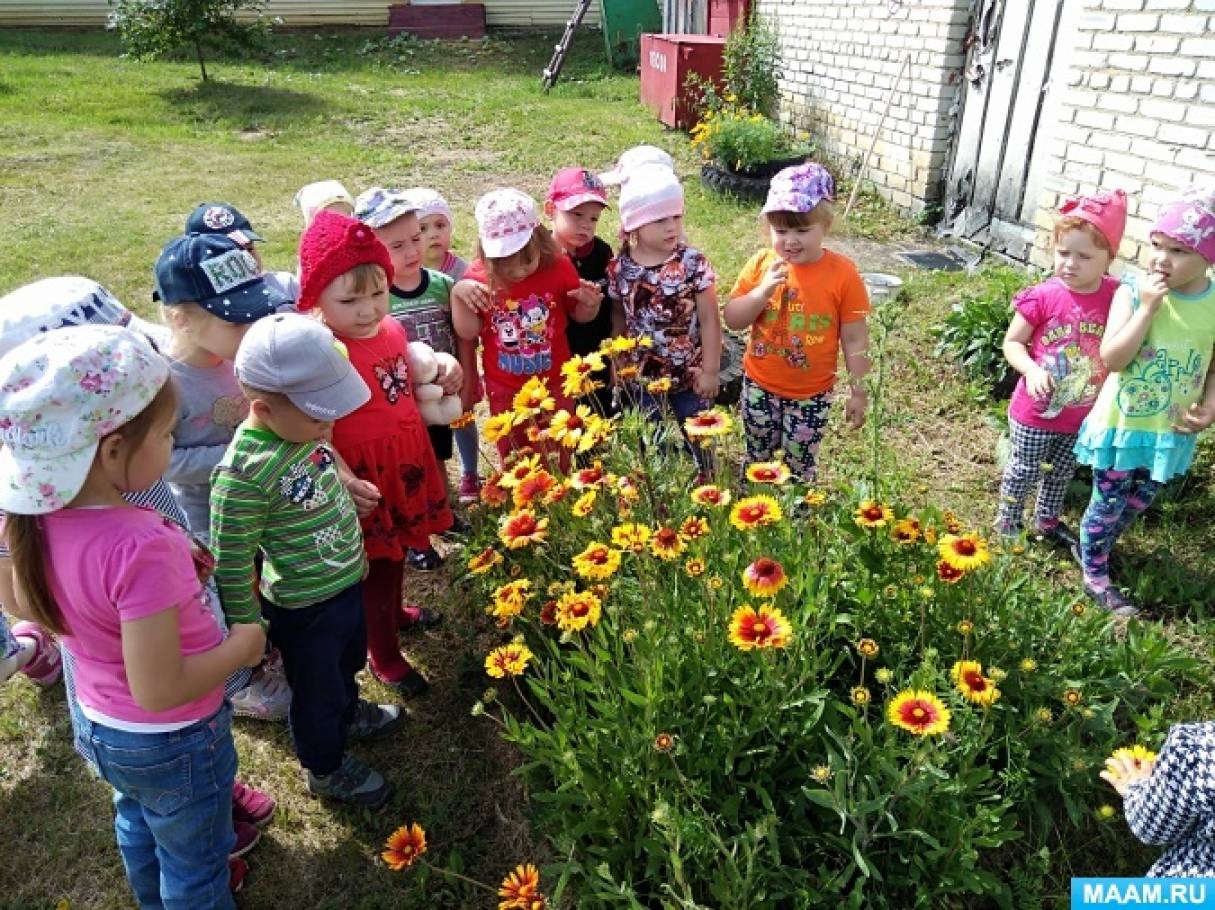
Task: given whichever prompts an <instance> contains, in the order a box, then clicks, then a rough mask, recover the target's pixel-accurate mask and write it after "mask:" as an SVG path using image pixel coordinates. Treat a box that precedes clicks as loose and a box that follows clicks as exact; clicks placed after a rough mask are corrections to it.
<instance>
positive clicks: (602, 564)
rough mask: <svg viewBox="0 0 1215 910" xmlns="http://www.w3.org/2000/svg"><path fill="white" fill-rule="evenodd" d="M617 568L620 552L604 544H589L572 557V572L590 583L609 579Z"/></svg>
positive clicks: (618, 566)
mask: <svg viewBox="0 0 1215 910" xmlns="http://www.w3.org/2000/svg"><path fill="white" fill-rule="evenodd" d="M619 568H620V551H619V550H616V549H613V548H612V547H609V546H608V545H607V544H605V543H594V542H592V543H589V544H587V545H586V549H584V550H583V551H582V552H581V553H579V554H578V555H577V556H575V557H574V571H575V572H577V573H578V574H579V575H581V576H582V577H583V578H589V579H591V580H592V581H599V580H601V579H604V578H611V577H612V576H613V575H615V574H616V570H617V569H619Z"/></svg>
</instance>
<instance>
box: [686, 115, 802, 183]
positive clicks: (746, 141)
mask: <svg viewBox="0 0 1215 910" xmlns="http://www.w3.org/2000/svg"><path fill="white" fill-rule="evenodd" d="M691 135H692V145H693V146H695V147H696V148H699V149H700V151H701V154H702V155H703V156H704V157H705V158H707V159H712V160H714V161H716V162H717V163H718V164H720V165H721V166H722V167H725V168H728V169H730V170H733V171H742V172H746V171H752V170H755V169H756V168H758V167H759V166H760V165H763V164H766V163H768V162H770V161H776V160H780V159H783V158H791V157H794V156H797V155H808V154H810V152H811V148H810V147H809V146H808V145H807V144H806V143H805V142H804V141H799V140H797V139H795V138H794V137H793V136H791V135H790V134H789V133H788V132H787V131H786V130H785V129H784V128H782V127H781V126H780V125H779V124H777V123H776V122H775V121H773V120H770V119H769V118H767V117H765V116H764V115H763V114H756V113H751V112H749V111H747V110H744V109H743V108H739V107H724V108H721V109H720V110H716V111H708V112H707V113H706V114H705V115H704V117H703V118H702V119H701V120H700V122H699V123H697V124H696V126H694V127H693V128H692V134H691Z"/></svg>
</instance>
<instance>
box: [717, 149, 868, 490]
mask: <svg viewBox="0 0 1215 910" xmlns="http://www.w3.org/2000/svg"><path fill="white" fill-rule="evenodd" d="M833 191H834V184H833V182H832V179H831V175H830V174H828V173H827V171H826V169H825V168H823V167H822V166H821V165H818V164H801V165H798V166H796V167H791V168H786V169H785V170H783V171H781V172H780V173H779V174H777V175H776V176H775V177H773V178H772V185H771V188H770V190H769V192H768V201H767V203H766V204H765V205H764V208H763V218H764V221H765V222H766V224H767V227H768V232H769V235H770V237H771V242H772V248H771V249H768V250H763V251H761V252H759V253H756V254H755V255H754V256H752V257H751V259H750V261H748V262H747V264H746V265H745V266H744V267H743V270H742V274H741V275H739V276H738V281H736V282H735V284H734V288H733V290H731V291H730V302H729V303H727V304H726V307H725V312H724V318H725V323H726V325H727V326H728V327H729V328H731V329H734V330H735V331H738V330H741V329H744V328H747V327H750V329H751V340H750V342H749V343H748V344H747V353H746V355H745V356H744V357H743V373H744V376H743V389H742V403H741V408H742V423H743V429H744V432H745V434H746V438H747V460H748V462H756V461H767V460H769V459H771V458H772V457H773V456H774V455H775V453H776V452H783V453H784V457H785V462H786V464H787V465H788V467H789V470H791V471H792V472H793V473H794V474H795V475H796V476H797V477H799V478H800V479H802V480H803V481H805V482H807V483H810V482H813V480H814V477H815V461H816V458H817V454H818V447H819V443H820V442H822V439H823V430H824V429H825V428H826V426H827V412H828V411H829V409H830V407H831V395H832V389H833V388H834V386H835V372H836V364H837V362H838V360H839V352H840V348H843V351H844V363H845V366H846V367H847V369H848V374H849V376H850V380H851V381H850V386H851V391H850V394H849V396H848V400H847V402H846V403H845V405H844V419H845V421H846V422H847V423H848V425H849V426H850V427H852V428H854V429H856V428H859V427H860V426H862V425H863V424H864V422H865V408H866V406H867V404H868V399H867V396H866V394H865V389H864V386H862V385H861V384H860V380H861V378H862V377H864V375H865V374H866V373H867V372H868V371H869V357H868V354H867V351H868V348H869V329H868V327H867V326H866V324H865V316H866V314H867V313H868V312H869V298H868V295H867V294H866V293H865V285H864V283H863V282H862V281H861V276H860V273H859V272H857V269H856V266H855V265H854V264H853V263H852V260H850V259H848V258H846V257H844V256H841V255H839V254H838V253H833V252H832V251H831V250H825V249H823V236H824V235H825V234H826V233H827V230H828V228H830V227H831V221H832V219H833V218H834V212H833V211H832V208H831V202H830V199H831V196H832V193H833Z"/></svg>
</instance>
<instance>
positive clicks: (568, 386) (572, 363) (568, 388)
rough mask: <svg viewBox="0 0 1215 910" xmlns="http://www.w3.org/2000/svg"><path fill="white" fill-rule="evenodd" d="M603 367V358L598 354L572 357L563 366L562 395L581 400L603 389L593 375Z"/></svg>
mask: <svg viewBox="0 0 1215 910" xmlns="http://www.w3.org/2000/svg"><path fill="white" fill-rule="evenodd" d="M603 367H604V363H603V358H602V357H601V356H600V355H598V354H587V355H586V356H584V357H577V356H575V357H571V358H570V359H569V360H567V361H566V362H565V363H563V364H561V393H562V394H563V395H565V396H566V397H567V398H581V397H582V396H583V395H589V394H591V393H592V392H594V391H595V390H596V389H599V388H602V387H603V383H601V382H596V381H595V379H594V377H593V374H594V373H596V372H598V371H599V370H602V369H603Z"/></svg>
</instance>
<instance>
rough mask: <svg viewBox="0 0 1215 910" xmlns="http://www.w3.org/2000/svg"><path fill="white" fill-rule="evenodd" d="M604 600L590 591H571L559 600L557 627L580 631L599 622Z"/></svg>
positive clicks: (568, 630)
mask: <svg viewBox="0 0 1215 910" xmlns="http://www.w3.org/2000/svg"><path fill="white" fill-rule="evenodd" d="M602 607H603V602H602V601H601V600H600V599H599V598H598V597H597V596H595V595H594V594H592V593H591V592H590V591H570V592H569V593H567V594H562V595H561V598H560V599H559V600H558V601H557V628H558V629H560V630H561V631H562V632H578V631H581V630H582V629H585V628H587V626H591V627H594V626H595V625H597V624H598V623H599V616H600V613H601V611H602Z"/></svg>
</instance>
